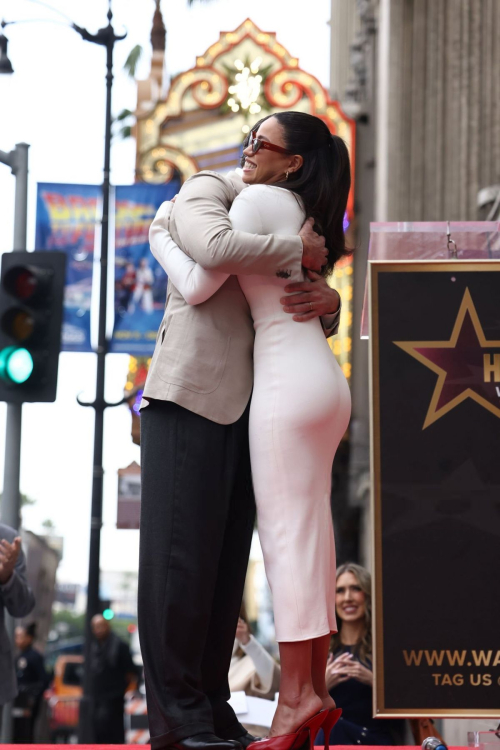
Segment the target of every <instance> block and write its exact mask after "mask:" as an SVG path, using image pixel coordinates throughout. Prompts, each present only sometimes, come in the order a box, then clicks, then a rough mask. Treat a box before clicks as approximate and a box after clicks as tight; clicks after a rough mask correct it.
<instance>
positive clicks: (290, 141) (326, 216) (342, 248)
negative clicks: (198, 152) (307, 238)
mask: <svg viewBox="0 0 500 750" xmlns="http://www.w3.org/2000/svg"><path fill="white" fill-rule="evenodd" d="M269 117H275V118H276V119H277V120H278V122H279V124H280V125H281V127H282V128H283V138H284V141H285V147H286V148H287V149H288V150H289V151H291V152H292V154H300V156H302V157H303V159H304V163H303V165H302V167H301V168H300V169H298V170H297V171H296V172H293V173H291V174H290V176H289V179H288V180H287V181H284V182H278V183H273V184H274V185H275V186H276V187H281V188H285V189H286V190H292V191H293V192H294V193H296V194H297V195H298V196H300V198H301V200H302V202H303V204H304V209H305V212H306V216H307V217H308V218H309V217H312V218H313V219H314V228H315V230H316V231H317V232H318V233H319V234H322V235H323V236H324V238H325V241H326V246H327V248H328V261H327V264H326V266H324V268H323V275H328V274H329V273H330V272H331V271H332V269H333V267H334V265H335V263H336V262H337V261H338V260H339V259H340V258H342V257H343V256H344V255H351V253H352V250H349V249H347V248H346V245H345V237H344V215H345V210H346V206H347V198H348V196H349V190H350V188H351V168H350V162H349V152H348V151H347V146H346V145H345V143H344V141H343V140H342V138H339V136H338V135H332V134H331V133H330V131H329V129H328V126H327V125H326V123H324V122H323V120H321V119H320V118H319V117H314V115H309V114H306V113H305V112H276V113H274V114H272V115H268V117H264V118H263V119H262V120H259V122H258V123H257V124H256V125H255V126H254V127H253V130H254V131H255V130H258V128H259V127H260V125H261V124H262V123H263V122H264V121H265V120H268V119H269ZM249 138H250V135H249V136H248V137H247V139H246V140H245V147H246V145H247V144H248V141H249Z"/></svg>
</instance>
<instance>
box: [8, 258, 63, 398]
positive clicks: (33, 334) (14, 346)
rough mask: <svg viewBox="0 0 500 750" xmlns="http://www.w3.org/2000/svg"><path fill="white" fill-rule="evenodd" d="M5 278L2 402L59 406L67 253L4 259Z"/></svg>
mask: <svg viewBox="0 0 500 750" xmlns="http://www.w3.org/2000/svg"><path fill="white" fill-rule="evenodd" d="M0 264H1V272H0V401H6V402H7V403H16V404H19V403H24V402H44V401H45V402H50V401H55V398H56V388H57V371H58V365H59V352H60V349H61V324H62V314H63V297H64V281H65V265H66V256H65V253H60V252H43V253H40V252H35V253H28V252H24V251H19V250H18V251H16V252H12V253H3V254H2V257H1V260H0Z"/></svg>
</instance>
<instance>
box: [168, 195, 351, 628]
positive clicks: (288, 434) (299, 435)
mask: <svg viewBox="0 0 500 750" xmlns="http://www.w3.org/2000/svg"><path fill="white" fill-rule="evenodd" d="M229 215H230V218H231V223H232V225H233V228H234V229H239V230H241V231H244V232H250V233H253V234H278V235H290V234H298V233H299V231H300V228H301V226H302V224H303V222H304V218H305V216H304V211H303V208H302V206H301V203H300V201H299V200H298V199H297V197H296V196H295V195H294V194H293V193H292V192H290V191H288V190H284V189H282V188H277V187H273V186H270V185H254V186H250V187H248V188H246V189H245V190H243V192H242V193H241V194H240V195H239V196H238V197H237V198H236V199H235V201H234V203H233V206H232V208H231V211H230V214H229ZM169 247H170V250H169V253H168V258H166V259H165V258H162V265H163V266H164V268H165V270H166V271H167V273H168V275H169V277H170V279H171V282H172V283H173V284H174V286H175V287H176V288H177V289H178V290H179V292H180V293H181V294H182V295H183V296H184V297H185V299H186V301H187V302H189V303H190V304H199V303H200V302H203V301H204V300H206V299H208V297H210V296H211V295H212V294H214V292H215V291H216V290H217V289H218V288H219V287H220V286H221V285H222V284H223V283H224V281H225V279H227V274H223V273H220V272H214V271H206V270H204V269H203V268H202V267H201V266H199V265H198V264H197V263H195V262H194V261H193V260H191V259H190V258H188V257H187V256H186V255H185V254H184V253H183V252H182V251H181V250H180V249H179V248H177V246H176V245H175V244H174V243H173V241H172V242H171V243H169ZM301 280H302V276H301V277H300V278H286V279H284V278H279V277H277V276H246V275H242V276H238V281H239V283H240V285H241V288H242V290H243V293H244V295H245V297H246V298H247V300H248V304H249V306H250V310H251V313H252V318H253V320H254V327H255V347H254V389H253V393H252V401H251V405H250V427H249V429H250V436H249V437H250V457H251V464H252V477H253V485H254V491H255V500H256V504H257V524H258V531H259V537H260V542H261V545H262V551H263V555H264V563H265V568H266V575H267V579H268V581H269V585H270V588H271V591H272V594H273V607H274V619H275V627H276V639H277V640H278V641H302V640H308V639H310V638H318V637H320V636H323V635H326V634H328V633H330V632H334V631H336V629H337V628H336V619H335V542H334V536H333V524H332V516H331V509H330V491H331V470H332V462H333V458H334V456H335V451H336V450H337V446H338V444H339V442H340V440H341V438H342V436H343V435H344V433H345V431H346V429H347V425H348V422H349V417H350V412H351V398H350V392H349V387H348V385H347V381H346V379H345V377H344V374H343V373H342V370H341V369H340V367H339V365H338V363H337V360H336V359H335V357H334V356H333V354H332V352H331V350H330V347H329V345H328V342H327V340H326V338H325V335H324V332H323V328H322V326H321V322H320V320H319V318H315V319H314V320H311V321H308V322H305V323H297V322H295V321H294V320H293V319H292V316H291V315H290V314H287V313H285V312H283V308H282V305H281V304H280V298H281V297H282V296H283V295H284V292H283V288H284V287H285V286H286V284H288V283H290V282H292V281H301Z"/></svg>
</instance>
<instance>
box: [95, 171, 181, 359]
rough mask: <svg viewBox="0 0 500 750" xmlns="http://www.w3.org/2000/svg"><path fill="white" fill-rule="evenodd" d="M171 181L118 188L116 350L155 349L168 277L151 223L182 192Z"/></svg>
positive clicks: (113, 343) (113, 348)
mask: <svg viewBox="0 0 500 750" xmlns="http://www.w3.org/2000/svg"><path fill="white" fill-rule="evenodd" d="M179 189H180V187H179V183H178V181H174V182H169V183H168V184H166V185H150V184H147V183H136V184H135V185H123V186H118V187H117V188H116V197H115V206H116V208H115V326H114V331H113V338H112V340H111V345H110V351H111V352H124V353H126V354H133V355H135V356H137V355H143V356H147V355H150V354H152V353H153V350H154V345H155V340H156V334H157V331H158V328H159V327H160V323H161V320H162V317H163V311H164V307H165V298H166V288H167V276H166V274H165V271H164V270H163V269H162V268H161V266H160V264H159V263H158V262H157V261H156V260H155V258H154V257H153V255H152V254H151V251H150V249H149V239H148V233H149V227H150V225H151V222H152V221H153V219H154V217H155V214H156V212H157V210H158V208H159V207H160V205H161V204H162V203H163V201H167V200H170V198H173V196H174V195H175V194H176V193H178V192H179Z"/></svg>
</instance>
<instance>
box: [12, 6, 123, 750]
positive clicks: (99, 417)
mask: <svg viewBox="0 0 500 750" xmlns="http://www.w3.org/2000/svg"><path fill="white" fill-rule="evenodd" d="M31 2H36V0H31ZM39 4H40V5H44V6H45V7H49V6H47V5H46V3H39ZM51 10H54V11H55V8H51ZM56 12H58V11H56ZM112 18H113V13H112V11H111V0H108V13H107V19H108V24H107V26H104V27H103V28H102V29H99V31H98V32H97V33H96V34H91V33H90V32H89V31H87V30H86V29H84V28H82V27H81V26H77V25H76V24H75V23H71V24H70V25H71V28H73V29H74V30H75V31H77V32H78V34H80V36H81V37H82V39H84V40H85V41H87V42H92V43H93V44H98V45H100V46H102V47H105V48H106V121H105V131H104V132H105V136H104V179H103V183H102V217H101V255H100V272H101V273H100V284H99V316H98V320H99V322H98V340H97V352H96V353H97V376H96V396H95V399H94V401H91V402H84V401H81V400H80V399H78V403H79V404H81V405H82V406H88V407H91V408H93V409H94V411H95V428H94V456H93V479H92V509H91V525H90V549H89V576H88V589H87V611H86V617H85V646H84V676H83V698H82V702H81V705H80V725H79V733H78V734H79V742H80V743H82V744H88V743H89V742H91V741H92V736H91V734H92V728H91V721H90V719H91V717H90V699H91V674H90V650H91V649H90V647H91V627H90V623H91V620H92V617H93V616H94V615H95V614H97V613H98V612H99V557H100V545H101V527H102V494H103V475H104V471H103V466H102V459H103V432H104V411H105V409H106V408H107V407H108V406H117V405H118V404H121V403H123V400H121V401H119V402H118V404H110V403H108V402H107V401H106V400H105V398H104V383H105V366H106V353H107V349H108V342H107V339H106V307H107V286H108V231H109V198H110V160H111V123H112V118H111V89H112V84H113V50H114V46H115V43H116V42H118V41H120V40H121V39H125V37H126V34H122V35H117V34H115V31H114V28H113V26H112V23H111V21H112ZM8 23H9V22H2V27H5V26H6V25H8ZM0 72H3V73H12V72H13V68H12V65H11V63H10V60H9V58H8V56H7V39H6V37H5V36H3V34H2V35H1V36H0Z"/></svg>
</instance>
